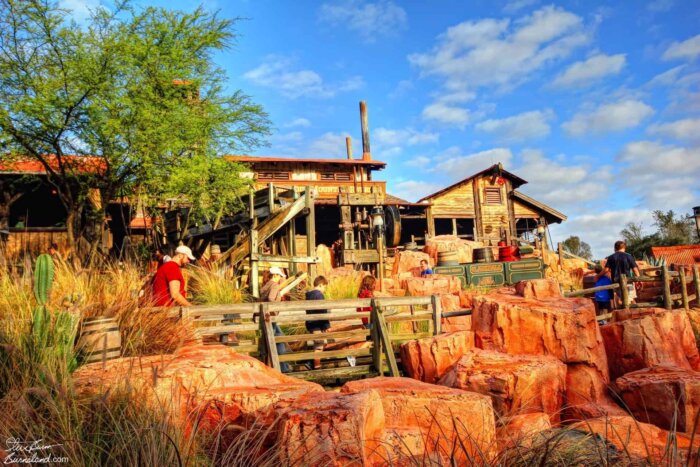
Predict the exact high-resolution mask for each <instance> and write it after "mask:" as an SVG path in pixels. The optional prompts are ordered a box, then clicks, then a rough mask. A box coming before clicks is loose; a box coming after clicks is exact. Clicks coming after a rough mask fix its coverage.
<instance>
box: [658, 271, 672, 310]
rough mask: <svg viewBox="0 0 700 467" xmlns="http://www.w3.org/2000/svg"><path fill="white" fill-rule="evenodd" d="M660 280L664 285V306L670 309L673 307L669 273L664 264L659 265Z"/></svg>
mask: <svg viewBox="0 0 700 467" xmlns="http://www.w3.org/2000/svg"><path fill="white" fill-rule="evenodd" d="M661 282H662V283H663V287H664V308H666V309H667V310H670V309H671V308H673V301H671V275H670V274H669V273H668V266H666V264H664V265H662V266H661Z"/></svg>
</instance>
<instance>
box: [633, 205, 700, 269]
mask: <svg viewBox="0 0 700 467" xmlns="http://www.w3.org/2000/svg"><path fill="white" fill-rule="evenodd" d="M652 216H653V218H654V226H655V227H656V232H653V233H651V234H644V232H643V230H644V229H643V226H642V224H641V223H634V222H630V223H628V224H627V225H626V226H625V228H624V229H622V231H621V232H620V235H622V238H623V239H624V240H625V243H626V244H627V252H628V253H630V254H631V255H633V256H634V257H636V258H641V257H643V256H644V255H645V254H648V253H649V250H650V248H651V247H652V246H675V245H688V244H690V243H694V242H697V241H698V239H697V234H696V232H695V221H694V220H692V219H689V218H688V216H684V215H678V214H677V213H675V212H674V211H673V210H670V211H665V212H664V211H660V210H656V211H654V212H653V213H652Z"/></svg>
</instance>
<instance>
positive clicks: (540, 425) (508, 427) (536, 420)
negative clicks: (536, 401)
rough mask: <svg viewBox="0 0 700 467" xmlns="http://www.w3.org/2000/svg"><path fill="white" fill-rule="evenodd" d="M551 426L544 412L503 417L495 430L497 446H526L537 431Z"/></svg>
mask: <svg viewBox="0 0 700 467" xmlns="http://www.w3.org/2000/svg"><path fill="white" fill-rule="evenodd" d="M551 428H552V424H551V423H550V422H549V415H547V414H546V413H544V412H535V413H525V414H520V415H514V416H512V417H508V418H504V419H503V423H502V425H501V427H499V428H498V429H497V430H496V437H497V439H498V447H499V448H500V449H503V448H507V447H510V446H516V445H517V446H523V447H527V446H529V445H530V444H532V441H533V438H534V437H535V436H537V434H538V433H540V432H542V431H546V430H549V429H551Z"/></svg>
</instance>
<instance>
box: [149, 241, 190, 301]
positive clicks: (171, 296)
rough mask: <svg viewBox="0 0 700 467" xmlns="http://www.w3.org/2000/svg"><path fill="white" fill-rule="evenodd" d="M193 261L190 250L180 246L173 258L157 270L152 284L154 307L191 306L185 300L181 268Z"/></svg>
mask: <svg viewBox="0 0 700 467" xmlns="http://www.w3.org/2000/svg"><path fill="white" fill-rule="evenodd" d="M194 260H195V257H194V255H193V254H192V250H190V248H189V247H186V246H184V245H180V246H179V247H177V248H176V249H175V256H173V257H172V258H171V260H170V261H168V262H167V263H163V264H162V265H161V266H160V267H159V268H158V271H156V275H155V276H154V277H153V283H152V291H153V304H154V306H176V305H180V306H192V304H191V303H190V302H189V301H188V300H187V298H185V296H186V292H185V278H184V276H183V275H182V270H181V268H182V267H183V266H185V265H186V264H189V262H190V261H194Z"/></svg>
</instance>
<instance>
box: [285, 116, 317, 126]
mask: <svg viewBox="0 0 700 467" xmlns="http://www.w3.org/2000/svg"><path fill="white" fill-rule="evenodd" d="M284 126H285V127H286V128H293V127H302V128H307V127H310V126H311V122H310V121H309V120H308V119H306V118H303V117H299V118H295V119H294V120H291V121H289V122H287V123H285V124H284Z"/></svg>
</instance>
